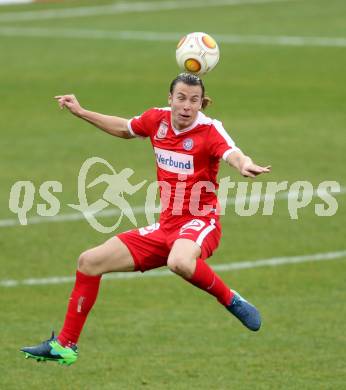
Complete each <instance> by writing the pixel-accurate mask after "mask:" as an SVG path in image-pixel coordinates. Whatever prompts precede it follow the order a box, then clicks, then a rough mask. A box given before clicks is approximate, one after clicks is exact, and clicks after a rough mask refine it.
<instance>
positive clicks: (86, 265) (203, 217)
mask: <svg viewBox="0 0 346 390" xmlns="http://www.w3.org/2000/svg"><path fill="white" fill-rule="evenodd" d="M55 98H56V99H57V101H58V103H59V106H60V108H64V107H66V108H67V109H68V110H69V111H70V112H71V113H72V114H74V115H75V116H77V117H79V118H82V119H84V120H86V121H88V122H90V123H91V124H93V125H95V126H96V127H98V128H100V129H101V130H103V131H105V132H107V133H109V134H111V135H113V136H116V137H120V138H126V139H130V138H134V137H140V138H147V137H148V138H150V141H151V143H152V146H153V149H154V153H155V155H156V168H157V177H158V180H159V183H161V185H160V199H161V205H162V212H161V214H160V219H159V222H158V223H156V224H154V225H152V226H147V227H145V228H140V229H133V230H130V231H127V232H125V233H120V234H118V235H116V236H115V237H112V238H110V239H109V240H108V241H106V242H105V243H104V244H102V245H100V246H97V247H95V248H92V249H90V250H87V251H85V252H83V253H82V254H81V255H80V257H79V259H78V269H77V272H76V281H75V285H74V287H73V290H72V293H71V296H70V300H69V304H68V308H67V313H66V316H65V321H64V324H63V327H62V329H61V331H60V332H59V334H58V336H57V337H55V336H54V334H53V335H52V337H51V338H50V339H49V340H47V341H44V342H42V343H41V344H39V345H37V346H33V347H25V348H22V349H21V351H23V352H24V353H25V355H26V357H32V358H35V359H36V360H38V361H40V360H53V361H57V362H59V363H61V364H72V363H74V362H75V361H76V359H77V357H78V351H77V342H78V339H79V336H80V334H81V331H82V328H83V325H84V323H85V320H86V318H87V316H88V314H89V312H90V310H91V308H92V307H93V305H94V303H95V301H96V298H97V294H98V291H99V286H100V281H101V277H102V275H103V274H105V273H108V272H119V271H121V272H124V271H141V272H144V271H148V270H150V269H153V268H157V267H161V266H167V267H168V268H169V269H170V270H171V271H172V272H174V273H175V274H177V275H179V276H181V277H182V278H184V279H185V280H186V281H187V282H189V283H191V284H192V285H194V286H196V287H198V288H200V289H202V290H204V291H206V292H207V293H209V294H211V295H213V296H214V297H215V298H216V299H217V300H218V301H219V303H220V304H221V305H223V306H224V307H225V308H226V309H227V310H228V311H229V312H230V313H232V314H233V315H234V316H235V317H236V318H238V319H239V320H240V321H241V322H242V323H243V325H245V326H246V327H247V328H248V329H250V330H252V331H257V330H258V329H259V328H260V326H261V317H260V314H259V312H258V310H257V309H256V308H255V307H254V306H253V305H252V304H250V303H249V302H247V301H246V300H245V299H244V298H242V297H241V296H240V295H239V294H238V293H237V292H236V291H234V290H232V289H230V288H229V287H228V286H227V285H226V284H225V283H224V282H223V280H222V279H221V278H220V277H219V276H218V275H217V274H216V273H215V272H214V271H213V270H212V269H211V268H210V267H209V265H208V264H207V263H206V259H207V258H208V257H210V256H211V255H212V253H213V251H214V250H215V249H216V248H217V246H218V244H219V240H220V236H221V226H220V222H219V217H218V212H217V206H218V203H217V197H216V194H215V190H216V189H217V182H216V176H217V172H218V168H219V161H220V159H223V160H225V161H226V163H228V164H229V165H230V166H232V167H234V168H235V169H237V170H238V171H239V172H240V174H241V175H243V176H245V177H255V176H257V175H259V174H262V173H266V172H270V169H271V168H270V166H267V167H261V166H259V165H256V164H255V163H254V162H253V161H252V160H251V158H250V157H248V156H246V155H244V154H243V153H242V151H241V150H240V149H239V148H237V147H236V146H235V144H234V142H233V140H232V139H231V138H230V136H229V135H228V134H227V132H226V131H225V129H224V128H223V126H222V124H221V122H219V121H217V120H213V119H211V118H209V117H207V116H206V115H204V114H203V113H202V112H201V110H203V109H204V108H206V107H207V105H208V104H209V103H210V99H209V98H208V97H206V96H205V90H204V85H203V82H202V80H201V79H200V78H198V77H197V76H194V75H192V74H188V73H182V74H180V75H178V76H177V77H176V78H175V79H174V80H173V81H172V83H171V85H170V91H169V97H168V102H169V107H166V108H151V109H149V110H147V111H146V112H144V113H143V114H142V115H140V116H137V117H134V118H132V119H130V120H128V119H124V118H120V117H116V116H108V115H103V114H100V113H96V112H92V111H88V110H86V109H84V108H83V107H81V106H80V104H79V102H78V100H77V99H76V97H75V96H74V95H62V96H56V97H55Z"/></svg>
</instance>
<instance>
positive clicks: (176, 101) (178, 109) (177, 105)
mask: <svg viewBox="0 0 346 390" xmlns="http://www.w3.org/2000/svg"><path fill="white" fill-rule="evenodd" d="M168 102H169V105H170V106H171V112H172V124H173V126H174V128H176V129H177V130H183V129H185V128H186V127H189V126H191V125H192V124H193V122H194V121H195V120H196V118H197V114H198V111H199V110H200V109H201V107H202V88H201V86H199V85H187V84H185V83H183V82H178V83H177V84H176V85H175V88H174V90H173V92H172V93H171V94H169V98H168Z"/></svg>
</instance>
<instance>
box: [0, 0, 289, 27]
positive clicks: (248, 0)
mask: <svg viewBox="0 0 346 390" xmlns="http://www.w3.org/2000/svg"><path fill="white" fill-rule="evenodd" d="M288 1H290V0H212V1H211V0H199V1H162V2H158V1H152V2H151V1H146V2H144V1H143V2H137V3H115V4H111V5H100V6H93V7H74V8H64V9H48V10H38V11H22V12H6V13H1V14H0V22H24V21H32V20H39V21H41V20H47V19H65V18H83V17H91V16H101V15H116V14H125V13H135V12H140V13H142V12H156V11H170V10H175V9H191V8H206V7H211V8H213V7H220V6H221V7H222V6H237V5H247V4H267V3H274V4H275V3H281V2H288Z"/></svg>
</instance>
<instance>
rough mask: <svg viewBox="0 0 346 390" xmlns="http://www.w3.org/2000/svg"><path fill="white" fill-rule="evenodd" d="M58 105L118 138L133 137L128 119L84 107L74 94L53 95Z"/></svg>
mask: <svg viewBox="0 0 346 390" xmlns="http://www.w3.org/2000/svg"><path fill="white" fill-rule="evenodd" d="M54 98H55V99H57V101H58V103H59V107H60V108H61V109H63V108H64V107H66V108H67V109H68V110H69V111H70V112H71V113H72V114H73V115H75V116H77V117H78V118H81V119H84V120H85V121H87V122H89V123H91V124H92V125H94V126H96V127H98V128H99V129H101V130H103V131H105V132H106V133H108V134H111V135H114V136H115V137H120V138H133V135H131V133H130V132H129V129H128V119H125V118H120V117H118V116H111V115H104V114H100V113H98V112H93V111H89V110H86V109H84V108H83V107H82V106H81V105H80V104H79V102H78V100H77V98H76V97H75V96H74V95H59V96H55V97H54Z"/></svg>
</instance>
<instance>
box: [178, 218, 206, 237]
mask: <svg viewBox="0 0 346 390" xmlns="http://www.w3.org/2000/svg"><path fill="white" fill-rule="evenodd" d="M204 226H205V222H204V221H201V220H200V219H193V220H191V221H189V222H188V223H186V224H185V225H183V226H182V227H181V228H180V232H179V234H187V233H186V230H195V231H196V232H199V231H200V230H202V229H203V228H204Z"/></svg>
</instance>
